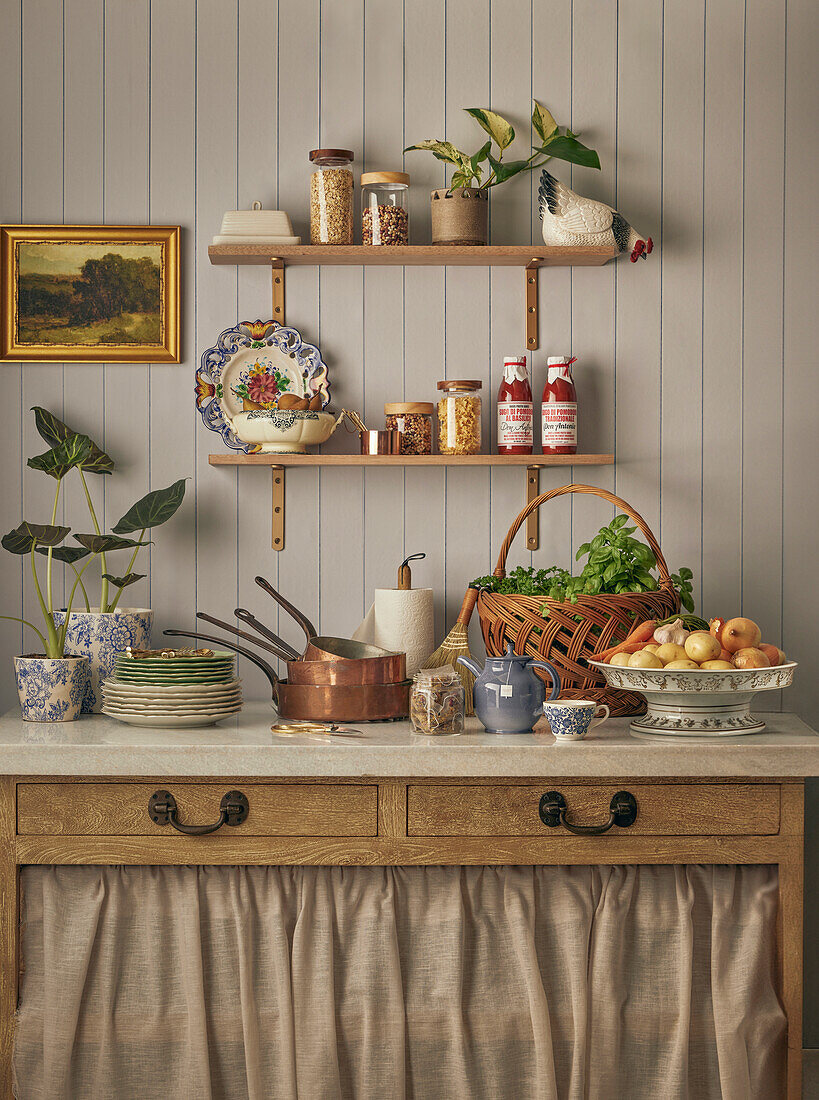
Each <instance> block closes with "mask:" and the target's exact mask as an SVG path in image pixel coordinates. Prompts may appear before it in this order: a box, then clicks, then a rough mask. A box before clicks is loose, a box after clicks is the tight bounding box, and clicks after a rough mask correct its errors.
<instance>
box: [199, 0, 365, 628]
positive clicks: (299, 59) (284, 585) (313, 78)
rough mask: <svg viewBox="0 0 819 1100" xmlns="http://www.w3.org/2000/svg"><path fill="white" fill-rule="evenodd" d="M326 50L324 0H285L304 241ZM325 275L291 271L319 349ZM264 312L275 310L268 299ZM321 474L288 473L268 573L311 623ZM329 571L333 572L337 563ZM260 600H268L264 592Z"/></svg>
mask: <svg viewBox="0 0 819 1100" xmlns="http://www.w3.org/2000/svg"><path fill="white" fill-rule="evenodd" d="M352 25H354V24H351V26H352ZM326 45H327V44H326V43H325V46H326ZM321 54H322V43H321V39H320V31H319V4H318V3H317V2H316V0H313V2H312V3H305V2H304V0H279V33H278V68H279V77H278V85H277V86H278V94H277V112H278V115H277V118H278V130H279V144H278V149H277V172H278V196H279V200H278V201H279V206H280V207H281V208H282V210H287V211H289V212H290V214H291V216H292V217H293V225H294V229H295V232H296V233H297V234H300V235H301V237H302V239H303V240H305V241H309V239H310V226H309V194H310V184H309V178H310V162H309V160H308V153H309V152H310V150H311V149H316V148H319V143H320V141H321V140H322V138H323V137H324V135H323V133H322V132H321V129H320V117H321V114H320V112H321V102H320V91H319V89H320V74H321ZM323 276H324V273H323V272H322V273H321V274H320V273H319V271H318V270H317V269H316V268H309V267H300V268H292V269H291V270H289V271H288V273H287V302H286V309H287V321H288V324H291V325H293V327H294V328H297V329H298V330H299V332H301V334H302V335H303V336H304V337H305V338H306V339H307V340H309V341H311V342H315V343H319V346H321V343H320V342H319V341H320V337H321V333H320V330H319V309H320V288H321V286H322V280H323ZM348 305H349V308H351V309H352V310H358V309H360V308H361V303H360V301H358V300H356V301H353V302H352V303H348ZM264 309H265V310H267V309H269V303H268V304H266V305H265V306H264ZM267 316H269V314H267ZM322 342H323V341H322ZM329 350H330V351H332V352H333V353H334V356H335V355H338V360H335V359H334V357H331V361H332V362H333V363H334V366H335V363H336V362H340V361H341V360H342V358H343V351H340V350H339V351H337V349H336V348H332V349H329ZM339 370H341V367H340V366H339ZM331 381H332V379H331ZM208 449H210V444H208ZM251 472H256V471H251ZM319 478H320V475H319V472H318V471H317V470H293V471H291V472H290V473H289V474H288V477H287V487H288V508H287V518H286V520H285V527H286V530H285V538H286V540H287V550H285V551H284V553H282V554H276V553H273V554H272V559H273V560H272V562H271V570H270V572H273V571H275V574H276V577H277V579H278V585H277V587H278V588H279V589H280V590H281V591H282V592H283V593H284V595H285V596H287V598H288V599H290V600H291V601H292V602H293V603H295V604H296V605H297V606H299V607H301V608H302V610H303V611H305V612H306V613H307V615H309V616H310V618H311V619H312V620H313V622H315V621H316V620H317V618H318V611H319V584H318V572H319V563H318V545H319ZM262 481H263V484H262V487H261V490H260V489H259V487H258V485H257V487H256V490H255V492H254V494H253V498H254V500H255V501H256V504H257V506H258V507H260V508H262V509H263V510H264V512H265V513H266V514H267V513H269V512H270V486H269V482H268V479H267V478H266V477H264V476H263V478H262ZM260 492H261V494H262V495H261V496H260V495H259V494H260ZM262 501H263V503H262ZM294 502H295V507H293V504H294ZM268 541H269V540H268ZM330 571H331V572H332V567H330ZM267 575H268V576H269V575H270V574H269V573H268V574H267ZM271 579H272V577H271ZM273 583H274V584H276V581H275V580H273ZM257 599H258V597H257ZM262 599H266V597H264V596H262ZM268 603H270V601H269V600H268ZM263 606H264V605H263ZM271 607H272V604H271ZM266 621H268V622H273V621H274V619H273V617H272V616H270V615H268V616H267V620H266ZM275 621H278V623H279V633H280V634H281V635H282V637H284V638H287V639H288V640H290V641H291V642H292V643H293V644H294V645H296V646H298V647H300V648H301V647H303V644H304V635H303V634H301V632H300V631H299V629H298V627H297V626H296V625H295V623H294V622H293V620H292V619H291V618H290V617H289V616H288V615H283V614H279V615H278V617H277V620H275Z"/></svg>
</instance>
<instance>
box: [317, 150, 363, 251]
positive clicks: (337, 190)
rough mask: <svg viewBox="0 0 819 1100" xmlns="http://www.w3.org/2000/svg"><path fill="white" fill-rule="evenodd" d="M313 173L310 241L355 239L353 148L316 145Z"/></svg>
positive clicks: (337, 242)
mask: <svg viewBox="0 0 819 1100" xmlns="http://www.w3.org/2000/svg"><path fill="white" fill-rule="evenodd" d="M310 160H311V161H312V163H313V164H314V165H315V167H316V171H315V172H313V174H312V175H311V177H310V241H311V243H312V244H352V243H353V173H352V172H351V171H350V168H349V165H350V164H351V163H352V160H353V153H352V151H351V150H350V149H313V150H312V151H311V153H310Z"/></svg>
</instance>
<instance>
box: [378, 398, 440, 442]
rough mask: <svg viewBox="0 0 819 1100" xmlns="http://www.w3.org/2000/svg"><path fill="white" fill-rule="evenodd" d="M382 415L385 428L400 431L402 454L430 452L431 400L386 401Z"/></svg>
mask: <svg viewBox="0 0 819 1100" xmlns="http://www.w3.org/2000/svg"><path fill="white" fill-rule="evenodd" d="M384 415H385V416H386V418H387V425H386V426H387V429H388V430H389V431H399V432H401V433H402V435H401V454H402V455H431V454H432V402H431V401H388V402H387V404H386V405H385V406H384Z"/></svg>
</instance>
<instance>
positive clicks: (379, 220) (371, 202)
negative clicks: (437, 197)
mask: <svg viewBox="0 0 819 1100" xmlns="http://www.w3.org/2000/svg"><path fill="white" fill-rule="evenodd" d="M409 179H410V178H409V176H408V175H407V173H406V172H365V173H364V175H363V176H362V177H361V243H362V244H370V245H390V244H393V245H394V244H408V243H409V210H408V209H407V198H408V195H409Z"/></svg>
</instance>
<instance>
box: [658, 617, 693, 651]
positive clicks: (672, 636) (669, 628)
mask: <svg viewBox="0 0 819 1100" xmlns="http://www.w3.org/2000/svg"><path fill="white" fill-rule="evenodd" d="M690 633H691V631H690V630H686V629H685V627H684V626H683V621H682V619H675V620H674V622H673V623H666V625H665V626H658V627H657V629H656V630H655V631H654V640H655V641H656V642H657V643H658V644H659V645H665V644H666V643H667V642H673V644H674V645H685V639H686V638H687V637H688V635H689V634H690Z"/></svg>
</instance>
